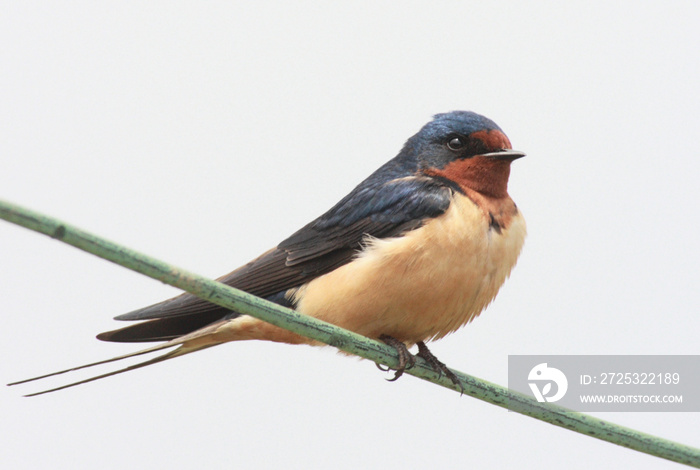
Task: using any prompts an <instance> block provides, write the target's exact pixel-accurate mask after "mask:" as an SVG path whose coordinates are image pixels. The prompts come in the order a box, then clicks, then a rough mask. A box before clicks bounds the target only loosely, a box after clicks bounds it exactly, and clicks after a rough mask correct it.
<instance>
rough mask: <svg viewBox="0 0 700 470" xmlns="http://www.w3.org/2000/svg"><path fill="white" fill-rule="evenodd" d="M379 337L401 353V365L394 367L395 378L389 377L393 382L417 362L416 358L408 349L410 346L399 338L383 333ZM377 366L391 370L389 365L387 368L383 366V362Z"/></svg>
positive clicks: (383, 369) (380, 368)
mask: <svg viewBox="0 0 700 470" xmlns="http://www.w3.org/2000/svg"><path fill="white" fill-rule="evenodd" d="M379 339H380V340H381V341H383V342H385V343H386V344H387V345H389V346H391V347H392V348H394V349H396V352H397V353H398V354H399V365H398V367H397V368H396V369H394V370H396V373H395V374H394V378H393V379H387V380H388V381H389V382H393V381H395V380H398V378H399V377H401V376H402V375H403V372H404V371H405V370H406V369H410V368H411V367H413V366H414V365H415V364H416V358H415V357H413V354H411V353H410V352H409V351H408V348H407V347H406V345H405V344H404V343H403V342H402V341H399V340H398V339H396V338H394V337H392V336H389V335H381V336H380V337H379ZM377 367H378V368H379V370H382V371H385V372H386V371H388V370H389V368H388V367H387V368H386V369H385V368H383V367H382V366H381V364H377Z"/></svg>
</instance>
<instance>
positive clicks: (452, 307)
mask: <svg viewBox="0 0 700 470" xmlns="http://www.w3.org/2000/svg"><path fill="white" fill-rule="evenodd" d="M509 201H510V200H509ZM511 204H512V202H511ZM513 207H514V206H513ZM524 239H525V221H524V219H523V218H522V216H521V215H520V214H519V213H518V212H517V211H516V212H515V214H514V215H513V216H512V218H511V219H510V220H509V223H508V225H507V226H505V227H498V230H495V229H494V226H493V223H492V219H491V218H490V217H489V216H488V215H487V213H485V212H484V211H483V210H481V209H479V207H478V206H477V205H476V204H475V203H474V202H472V201H471V200H470V199H468V198H467V197H465V196H462V195H460V194H455V196H454V199H453V201H452V203H451V204H450V207H449V209H448V210H447V211H446V212H445V213H444V214H443V215H441V216H439V217H437V218H435V219H432V220H430V221H429V222H427V223H426V224H425V225H424V226H422V227H421V228H419V229H416V230H413V231H411V232H409V233H407V234H406V235H405V236H402V237H398V238H390V239H383V240H378V239H368V240H367V242H366V247H365V249H364V250H363V251H362V253H360V255H359V256H358V257H357V259H355V260H353V261H352V262H350V263H348V264H346V265H344V266H342V267H340V268H338V269H336V270H334V271H332V272H330V273H328V274H326V275H324V276H321V277H319V278H317V279H314V280H313V281H311V282H309V283H308V284H306V285H305V286H303V287H302V288H300V289H299V291H298V292H297V293H296V295H295V298H296V300H297V302H298V304H297V308H298V310H299V311H300V312H302V313H304V314H307V315H311V316H314V317H317V318H321V319H323V320H325V321H328V322H330V323H334V324H336V325H339V326H342V327H344V328H347V329H350V330H352V331H355V332H357V333H360V334H362V335H365V336H369V337H374V338H377V337H379V336H380V335H382V334H387V335H390V336H393V337H395V338H397V339H400V340H402V341H405V342H407V343H415V342H417V341H423V340H428V339H437V338H440V337H442V336H445V335H446V334H448V333H450V332H452V331H455V330H456V329H458V328H459V327H461V326H462V325H464V324H466V323H468V322H469V321H470V320H472V319H473V318H474V317H476V316H477V315H478V314H479V313H480V312H481V311H482V310H483V309H484V308H485V307H486V306H487V305H488V304H489V303H490V302H491V301H492V300H493V298H494V297H495V296H496V293H497V292H498V290H499V288H500V287H501V285H502V284H503V282H504V281H505V279H506V278H507V277H508V275H509V274H510V271H511V269H512V268H513V266H514V265H515V263H516V261H517V258H518V255H519V254H520V250H521V248H522V245H523V242H524Z"/></svg>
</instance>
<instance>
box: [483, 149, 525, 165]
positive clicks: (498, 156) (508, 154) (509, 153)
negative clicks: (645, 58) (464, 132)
mask: <svg viewBox="0 0 700 470" xmlns="http://www.w3.org/2000/svg"><path fill="white" fill-rule="evenodd" d="M481 156H482V157H489V158H493V159H494V160H508V161H511V162H512V161H513V160H517V159H518V158H522V157H524V156H525V152H521V151H520V150H511V149H503V150H498V151H496V152H490V153H482V154H481Z"/></svg>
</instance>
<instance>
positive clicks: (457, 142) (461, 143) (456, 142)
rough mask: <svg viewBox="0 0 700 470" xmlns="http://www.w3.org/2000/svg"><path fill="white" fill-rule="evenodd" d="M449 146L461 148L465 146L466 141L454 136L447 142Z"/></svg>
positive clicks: (450, 147) (455, 148)
mask: <svg viewBox="0 0 700 470" xmlns="http://www.w3.org/2000/svg"><path fill="white" fill-rule="evenodd" d="M447 147H448V148H449V149H450V150H461V149H462V148H464V141H463V140H462V139H460V138H459V137H453V138H452V139H451V140H450V141H449V142H447Z"/></svg>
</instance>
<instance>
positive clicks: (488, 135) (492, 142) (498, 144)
mask: <svg viewBox="0 0 700 470" xmlns="http://www.w3.org/2000/svg"><path fill="white" fill-rule="evenodd" d="M469 137H471V138H473V139H478V140H480V141H481V142H483V143H484V146H485V147H486V148H487V149H489V150H502V149H509V148H512V147H511V146H510V140H508V137H506V135H505V134H504V133H503V132H501V131H499V130H498V129H491V130H483V131H476V132H472V133H471V134H470V135H469Z"/></svg>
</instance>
